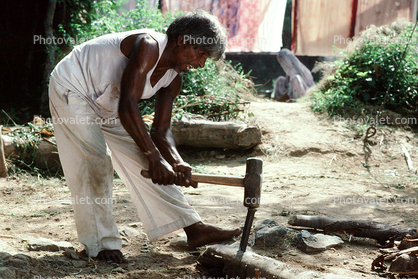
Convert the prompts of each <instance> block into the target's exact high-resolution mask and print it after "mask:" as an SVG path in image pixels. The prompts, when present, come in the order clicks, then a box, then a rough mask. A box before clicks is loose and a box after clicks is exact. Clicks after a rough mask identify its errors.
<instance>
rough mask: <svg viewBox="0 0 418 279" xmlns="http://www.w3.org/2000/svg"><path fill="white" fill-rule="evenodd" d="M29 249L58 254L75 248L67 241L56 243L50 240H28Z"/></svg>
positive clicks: (31, 238)
mask: <svg viewBox="0 0 418 279" xmlns="http://www.w3.org/2000/svg"><path fill="white" fill-rule="evenodd" d="M25 241H26V243H27V247H28V250H29V251H49V252H57V251H60V250H65V248H73V245H72V244H71V243H69V242H67V241H54V240H51V239H48V238H43V237H40V238H33V237H30V238H27V239H26V240H25Z"/></svg>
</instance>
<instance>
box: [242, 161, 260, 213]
mask: <svg viewBox="0 0 418 279" xmlns="http://www.w3.org/2000/svg"><path fill="white" fill-rule="evenodd" d="M262 173H263V160H262V159H260V158H248V159H247V170H246V173H245V178H244V187H245V190H244V206H246V207H249V208H257V207H259V206H260V195H261V182H262V177H261V175H262Z"/></svg>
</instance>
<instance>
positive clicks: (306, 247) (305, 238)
mask: <svg viewBox="0 0 418 279" xmlns="http://www.w3.org/2000/svg"><path fill="white" fill-rule="evenodd" d="M296 241H297V243H298V247H299V249H301V250H302V251H304V252H306V253H318V252H322V251H324V250H327V249H329V248H332V247H336V246H339V245H341V244H343V243H344V241H343V240H342V239H341V238H339V237H338V236H332V235H325V234H322V233H318V234H310V233H309V232H308V231H307V230H302V231H301V232H300V233H299V234H298V235H297V236H296Z"/></svg>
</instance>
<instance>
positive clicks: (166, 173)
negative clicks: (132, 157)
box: [148, 154, 177, 185]
mask: <svg viewBox="0 0 418 279" xmlns="http://www.w3.org/2000/svg"><path fill="white" fill-rule="evenodd" d="M158 157H159V158H158ZM148 161H149V174H150V177H151V180H152V182H153V183H155V184H159V185H171V184H175V182H176V180H177V179H176V172H175V171H174V170H173V167H172V166H171V165H170V164H169V163H168V162H167V161H166V160H165V159H164V158H162V157H161V155H159V154H158V155H154V156H153V158H152V159H151V158H150V160H148Z"/></svg>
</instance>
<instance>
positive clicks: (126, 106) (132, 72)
mask: <svg viewBox="0 0 418 279" xmlns="http://www.w3.org/2000/svg"><path fill="white" fill-rule="evenodd" d="M158 51H159V50H158V44H157V42H156V41H155V40H154V39H153V38H151V37H150V36H148V35H140V36H138V38H137V39H136V41H135V43H134V46H133V48H132V51H131V54H130V57H129V63H128V65H127V67H126V69H125V71H124V74H123V76H122V84H121V96H120V102H119V109H118V112H119V117H120V120H121V123H122V125H123V127H124V128H125V129H126V131H127V132H128V133H129V134H130V135H131V136H132V138H133V139H134V141H135V142H136V144H137V145H138V147H139V148H140V149H141V150H142V151H143V152H144V153H145V154H146V155H147V158H148V162H149V171H150V174H151V177H152V181H153V182H154V183H158V184H164V185H168V184H173V183H174V171H173V169H172V167H171V165H170V164H169V163H168V162H167V161H166V160H165V159H164V158H163V157H162V155H161V154H160V152H159V151H158V148H157V147H156V146H155V144H154V142H153V141H152V139H151V137H150V136H149V135H148V132H147V129H146V126H145V124H144V121H143V120H142V115H141V112H140V110H139V108H138V102H139V101H140V99H141V97H142V95H143V91H144V87H145V82H146V76H147V74H148V72H149V71H150V70H151V69H152V68H153V67H154V65H155V63H157V60H158V55H159V53H158Z"/></svg>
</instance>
